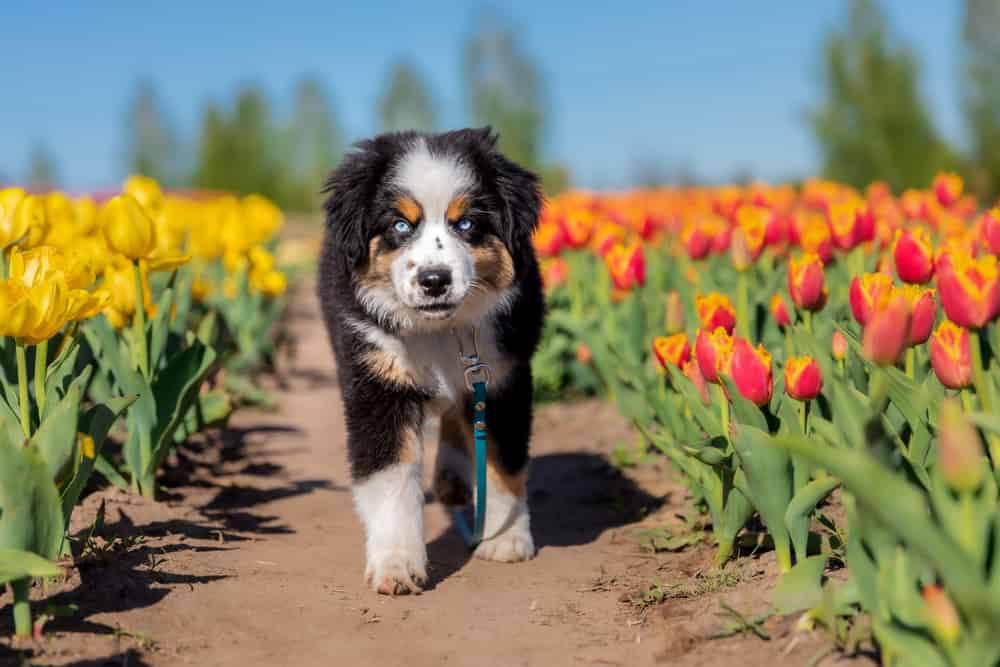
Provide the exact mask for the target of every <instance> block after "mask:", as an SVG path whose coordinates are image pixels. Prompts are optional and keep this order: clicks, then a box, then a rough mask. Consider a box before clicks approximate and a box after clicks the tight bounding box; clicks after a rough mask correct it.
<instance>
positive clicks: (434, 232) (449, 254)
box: [392, 139, 475, 307]
mask: <svg viewBox="0 0 1000 667" xmlns="http://www.w3.org/2000/svg"><path fill="white" fill-rule="evenodd" d="M393 182H394V183H395V184H396V185H397V186H399V187H400V188H402V189H403V190H404V191H405V192H406V193H407V194H408V195H409V196H411V197H412V198H413V199H414V200H415V201H416V202H417V203H418V204H420V207H421V209H422V210H423V220H422V222H421V223H420V225H419V226H418V227H417V231H416V235H415V236H414V238H413V239H412V240H410V242H409V243H408V244H407V246H406V248H404V250H403V252H402V253H400V255H399V257H398V258H397V259H396V260H395V261H394V262H393V264H392V282H393V286H394V287H395V289H396V293H397V294H398V295H399V298H400V300H401V301H402V302H403V303H404V304H406V305H407V306H410V307H420V306H425V305H428V304H432V303H449V304H455V305H458V304H459V303H460V302H461V301H462V300H463V299H464V298H465V296H466V294H467V293H468V291H469V286H470V285H471V283H472V280H473V279H474V278H475V275H474V274H475V265H474V263H473V258H472V255H471V254H470V252H469V249H468V247H467V246H466V245H465V244H464V243H463V242H462V240H461V239H459V238H458V236H456V234H455V232H454V231H453V230H452V229H451V223H450V222H449V220H448V206H449V205H450V204H451V202H452V201H453V200H454V199H455V198H456V197H459V196H460V195H462V194H463V193H465V192H466V191H468V190H469V188H471V187H472V186H473V184H474V179H473V176H472V172H471V171H470V170H469V168H468V167H467V166H466V165H464V164H462V163H461V162H460V161H459V160H458V159H457V158H455V157H453V156H447V155H433V154H431V152H430V151H429V150H428V148H427V144H426V143H425V142H424V140H423V139H420V140H419V141H418V142H417V143H415V144H414V145H413V148H412V149H411V150H410V151H409V152H408V153H407V154H406V156H404V157H403V159H402V160H401V161H400V163H399V165H398V167H397V168H396V172H395V174H394V175H393ZM432 268H439V269H440V268H446V269H449V270H450V271H451V286H450V287H449V288H448V290H447V291H446V292H445V294H443V295H441V296H439V297H436V298H431V297H428V296H427V295H425V294H424V292H423V290H422V289H421V287H420V285H419V283H418V282H417V274H418V273H419V272H420V271H421V270H422V269H423V270H427V269H432Z"/></svg>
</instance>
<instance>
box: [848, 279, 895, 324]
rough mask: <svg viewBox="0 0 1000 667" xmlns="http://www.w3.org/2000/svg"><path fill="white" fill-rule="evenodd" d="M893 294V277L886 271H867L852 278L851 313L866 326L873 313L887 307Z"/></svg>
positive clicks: (850, 292)
mask: <svg viewBox="0 0 1000 667" xmlns="http://www.w3.org/2000/svg"><path fill="white" fill-rule="evenodd" d="M891 294H892V278H890V277H889V276H887V275H885V274H884V273H866V274H865V275H863V276H861V277H860V278H859V277H858V276H855V277H854V278H853V279H852V280H851V287H850V290H849V292H848V299H849V301H850V303H851V313H852V314H853V315H854V319H855V320H857V321H858V324H860V325H861V326H865V325H867V324H868V321H869V320H870V319H871V318H872V315H873V314H874V313H875V312H877V311H879V310H882V309H883V308H885V307H886V306H887V305H888V303H889V297H890V296H891Z"/></svg>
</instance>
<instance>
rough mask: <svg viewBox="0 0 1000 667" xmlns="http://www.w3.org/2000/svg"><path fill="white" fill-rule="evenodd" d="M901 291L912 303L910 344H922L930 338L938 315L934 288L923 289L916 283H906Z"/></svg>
mask: <svg viewBox="0 0 1000 667" xmlns="http://www.w3.org/2000/svg"><path fill="white" fill-rule="evenodd" d="M900 292H901V293H902V294H903V296H905V297H906V300H907V302H908V303H909V304H910V312H911V313H912V315H911V318H910V335H909V344H910V345H911V346H912V345H920V344H921V343H925V342H927V339H928V338H930V335H931V329H933V328H934V319H935V318H936V317H937V301H935V300H934V290H932V289H923V288H920V287H917V286H916V285H904V286H903V287H902V289H901V290H900Z"/></svg>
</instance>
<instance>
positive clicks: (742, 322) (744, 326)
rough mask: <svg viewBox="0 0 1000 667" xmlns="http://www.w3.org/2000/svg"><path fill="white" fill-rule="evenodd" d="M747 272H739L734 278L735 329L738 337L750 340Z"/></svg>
mask: <svg viewBox="0 0 1000 667" xmlns="http://www.w3.org/2000/svg"><path fill="white" fill-rule="evenodd" d="M748 282H749V281H748V280H747V272H746V271H740V272H739V275H738V276H737V278H736V329H737V330H738V331H739V333H740V336H742V337H743V338H746V339H747V340H750V297H749V294H748V292H749V289H750V286H749V285H748V284H747V283H748Z"/></svg>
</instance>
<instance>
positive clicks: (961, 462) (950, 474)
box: [937, 398, 985, 493]
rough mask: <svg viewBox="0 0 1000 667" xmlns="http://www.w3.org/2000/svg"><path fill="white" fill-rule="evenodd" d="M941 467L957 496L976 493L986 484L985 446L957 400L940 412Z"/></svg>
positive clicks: (938, 428)
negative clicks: (984, 481) (984, 474)
mask: <svg viewBox="0 0 1000 667" xmlns="http://www.w3.org/2000/svg"><path fill="white" fill-rule="evenodd" d="M937 435H938V438H937V447H938V461H937V462H938V466H939V469H940V470H941V476H942V477H943V478H944V480H945V482H947V484H948V486H949V487H951V489H952V490H954V491H957V492H958V493H968V492H972V491H975V490H976V489H978V488H979V485H980V484H982V481H983V457H984V456H985V453H984V451H983V442H982V440H980V439H979V433H978V432H977V431H976V427H975V426H973V425H972V423H971V422H970V421H969V419H968V417H966V416H965V413H964V412H962V406H961V405H959V403H958V401H957V400H956V399H953V398H950V399H945V400H944V401H943V402H942V403H941V408H940V410H939V411H938V427H937Z"/></svg>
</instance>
